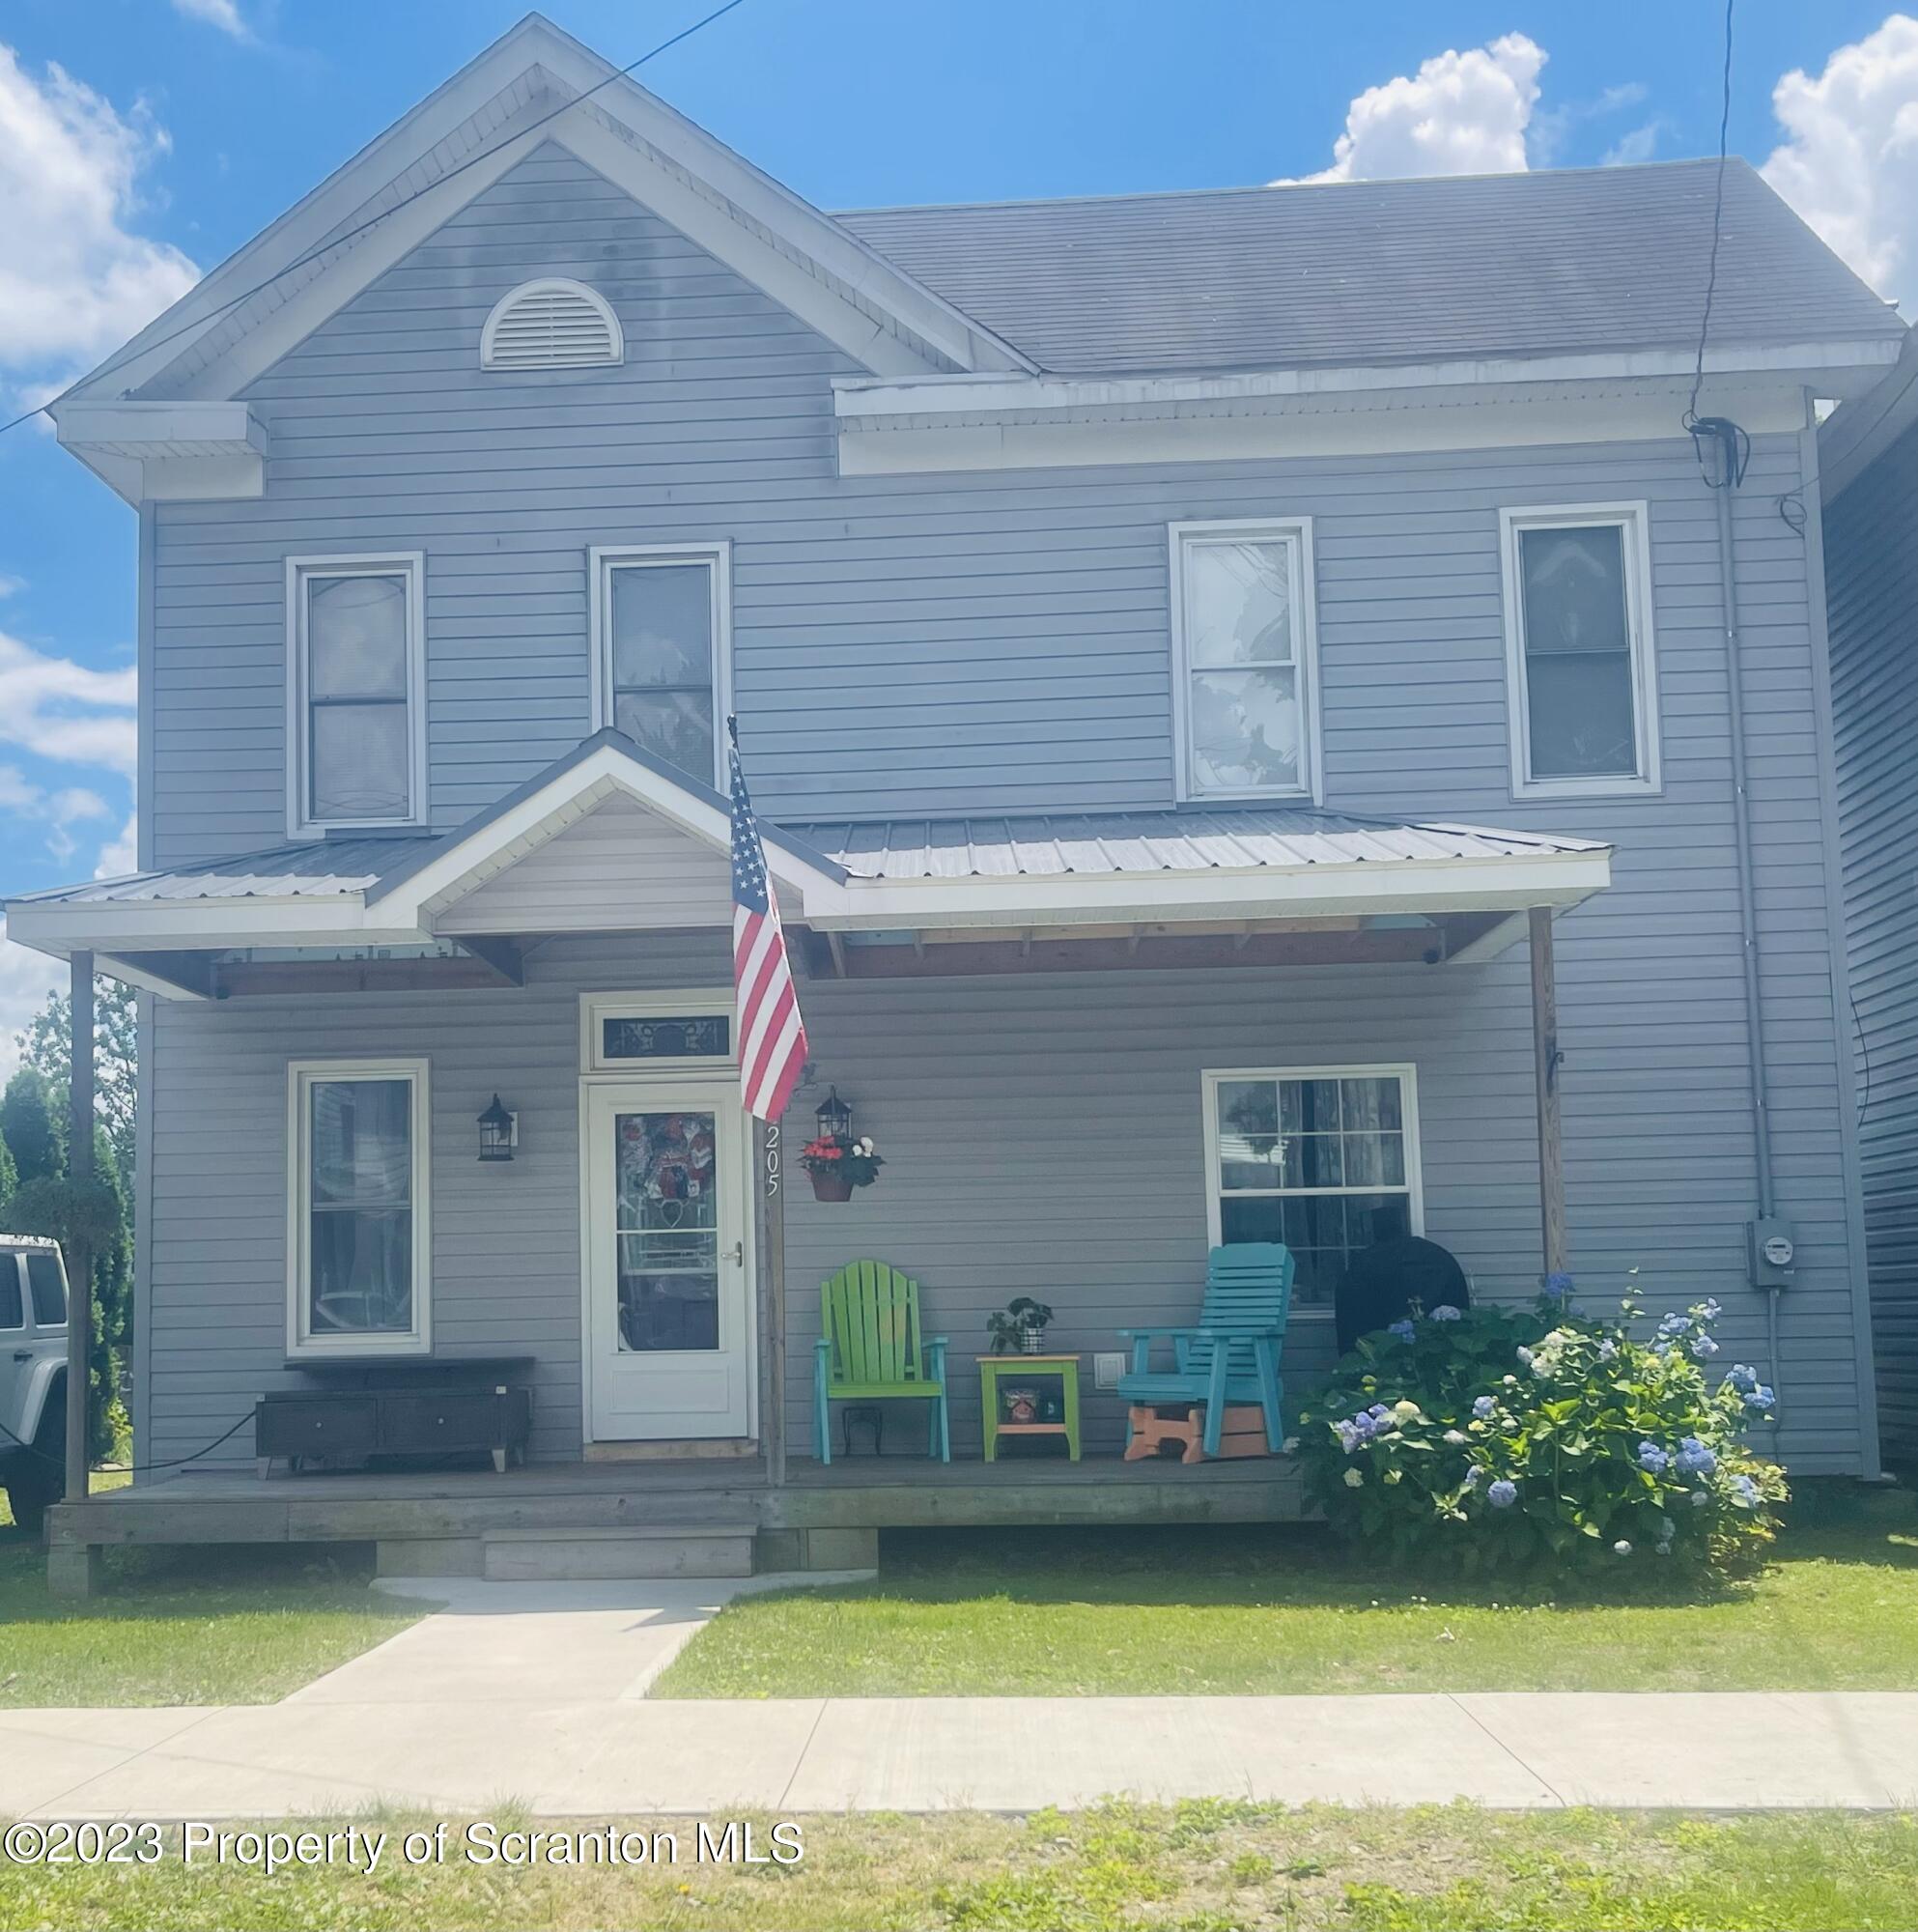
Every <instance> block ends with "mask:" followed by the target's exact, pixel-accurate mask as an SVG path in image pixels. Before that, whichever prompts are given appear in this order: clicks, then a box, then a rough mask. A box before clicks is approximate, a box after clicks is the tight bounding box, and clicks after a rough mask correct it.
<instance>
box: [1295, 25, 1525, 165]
mask: <svg viewBox="0 0 1918 1932" xmlns="http://www.w3.org/2000/svg"><path fill="white" fill-rule="evenodd" d="M1544 65H1545V51H1544V49H1543V48H1542V47H1540V46H1539V45H1538V44H1537V42H1535V41H1533V40H1530V39H1528V38H1527V36H1525V35H1524V34H1506V35H1504V36H1503V37H1501V38H1500V39H1498V40H1496V41H1493V42H1492V43H1491V44H1490V45H1489V46H1483V47H1472V48H1469V49H1468V50H1467V51H1466V52H1464V53H1459V52H1458V51H1457V50H1456V49H1451V50H1448V51H1447V52H1445V53H1442V54H1436V55H1434V56H1433V57H1432V58H1431V59H1430V60H1428V61H1425V62H1424V63H1423V64H1422V65H1421V66H1420V69H1419V71H1418V72H1417V73H1416V74H1414V75H1411V76H1410V77H1408V76H1406V75H1404V74H1399V75H1397V76H1396V78H1395V79H1392V80H1388V81H1387V82H1386V83H1385V84H1384V85H1383V86H1382V87H1368V88H1367V89H1366V91H1365V92H1364V93H1363V94H1362V95H1360V96H1359V97H1358V99H1355V100H1354V101H1353V102H1352V104H1351V106H1350V108H1349V109H1348V110H1347V111H1346V115H1345V131H1344V132H1343V133H1342V134H1340V137H1339V139H1338V141H1337V143H1336V144H1335V145H1334V147H1333V151H1332V154H1333V161H1332V165H1331V166H1330V167H1329V168H1327V169H1325V170H1324V171H1323V172H1322V173H1320V174H1315V175H1307V176H1306V177H1305V178H1304V179H1305V180H1306V181H1309V182H1340V181H1381V180H1390V179H1393V178H1395V177H1400V176H1406V175H1479V174H1508V173H1515V172H1518V171H1520V170H1522V169H1523V168H1524V167H1525V165H1526V157H1525V130H1526V128H1527V127H1528V126H1529V125H1530V123H1531V120H1532V110H1533V108H1534V107H1535V106H1537V100H1538V72H1539V70H1540V69H1541V68H1542V67H1543V66H1544ZM1274 185H1275V186H1289V185H1292V184H1290V183H1275V184H1274Z"/></svg>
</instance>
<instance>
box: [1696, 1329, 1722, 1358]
mask: <svg viewBox="0 0 1918 1932" xmlns="http://www.w3.org/2000/svg"><path fill="white" fill-rule="evenodd" d="M1717 1352H1718V1344H1717V1343H1716V1342H1714V1341H1713V1340H1712V1339H1711V1337H1710V1336H1709V1335H1694V1336H1693V1337H1692V1353H1693V1354H1694V1355H1696V1356H1697V1357H1698V1359H1699V1360H1700V1361H1701V1362H1703V1361H1706V1360H1707V1359H1708V1358H1709V1357H1711V1356H1713V1355H1715V1354H1717Z"/></svg>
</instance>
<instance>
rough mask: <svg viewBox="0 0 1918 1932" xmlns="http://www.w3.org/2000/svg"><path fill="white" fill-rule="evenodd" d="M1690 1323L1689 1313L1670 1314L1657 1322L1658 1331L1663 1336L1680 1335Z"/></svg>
mask: <svg viewBox="0 0 1918 1932" xmlns="http://www.w3.org/2000/svg"><path fill="white" fill-rule="evenodd" d="M1691 1325H1692V1319H1691V1317H1690V1316H1689V1315H1678V1314H1676V1313H1675V1314H1671V1315H1668V1316H1666V1317H1665V1319H1664V1320H1663V1321H1660V1322H1659V1324H1658V1332H1659V1334H1661V1335H1664V1336H1673V1335H1682V1334H1683V1333H1684V1332H1685V1331H1686V1329H1688V1328H1689V1327H1690V1326H1691Z"/></svg>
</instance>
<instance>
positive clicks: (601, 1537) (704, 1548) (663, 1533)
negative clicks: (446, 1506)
mask: <svg viewBox="0 0 1918 1932" xmlns="http://www.w3.org/2000/svg"><path fill="white" fill-rule="evenodd" d="M754 1527H755V1526H754V1525H753V1524H751V1523H743V1522H723V1523H670V1524H660V1525H658V1526H657V1527H655V1526H641V1525H639V1524H621V1525H619V1526H618V1527H617V1528H609V1529H560V1528H555V1529H498V1530H488V1531H486V1532H484V1533H483V1534H482V1536H481V1538H480V1575H481V1576H483V1577H489V1578H491V1579H492V1580H493V1581H494V1582H496V1583H522V1582H540V1583H544V1582H566V1581H583V1580H588V1579H594V1578H611V1579H619V1578H624V1577H750V1576H751V1575H752V1538H753V1531H754Z"/></svg>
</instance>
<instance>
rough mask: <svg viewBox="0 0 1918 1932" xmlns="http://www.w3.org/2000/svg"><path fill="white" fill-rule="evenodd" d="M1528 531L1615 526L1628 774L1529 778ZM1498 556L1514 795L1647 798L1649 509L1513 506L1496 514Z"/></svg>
mask: <svg viewBox="0 0 1918 1932" xmlns="http://www.w3.org/2000/svg"><path fill="white" fill-rule="evenodd" d="M1535 529H1616V530H1618V531H1619V532H1620V543H1621V546H1622V551H1623V556H1622V564H1623V575H1624V588H1625V625H1626V630H1627V633H1628V636H1629V639H1630V645H1631V650H1630V668H1631V682H1632V730H1633V734H1634V737H1635V739H1636V744H1635V746H1634V761H1635V763H1636V766H1637V769H1636V770H1635V771H1633V772H1629V773H1621V774H1617V775H1609V774H1608V775H1607V776H1605V777H1602V778H1599V777H1593V778H1546V779H1538V778H1534V777H1533V776H1532V770H1531V762H1532V753H1531V710H1530V704H1529V701H1528V698H1527V695H1526V693H1527V687H1526V673H1525V664H1526V659H1525V597H1524V584H1523V581H1522V579H1521V576H1520V573H1519V555H1518V553H1519V541H1518V540H1519V536H1520V534H1521V533H1522V532H1523V531H1526V530H1535ZM1499 558H1500V569H1501V575H1502V578H1503V582H1504V589H1505V598H1504V602H1505V670H1506V716H1507V737H1508V739H1509V746H1510V754H1511V795H1512V797H1513V798H1515V799H1553V798H1619V797H1650V796H1651V795H1653V794H1655V793H1656V792H1658V791H1659V790H1660V789H1661V788H1662V781H1661V777H1660V758H1659V743H1658V737H1659V732H1658V652H1657V647H1656V644H1655V642H1654V639H1653V625H1652V614H1651V608H1652V607H1651V511H1650V505H1649V504H1647V503H1645V502H1643V501H1638V502H1628V503H1553V504H1541V505H1536V506H1535V505H1518V506H1510V507H1504V508H1501V509H1500V511H1499Z"/></svg>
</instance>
